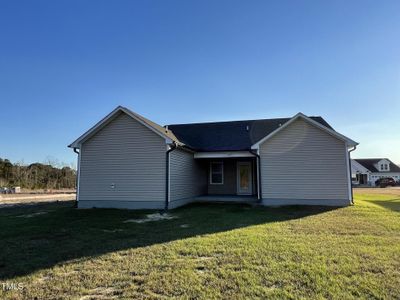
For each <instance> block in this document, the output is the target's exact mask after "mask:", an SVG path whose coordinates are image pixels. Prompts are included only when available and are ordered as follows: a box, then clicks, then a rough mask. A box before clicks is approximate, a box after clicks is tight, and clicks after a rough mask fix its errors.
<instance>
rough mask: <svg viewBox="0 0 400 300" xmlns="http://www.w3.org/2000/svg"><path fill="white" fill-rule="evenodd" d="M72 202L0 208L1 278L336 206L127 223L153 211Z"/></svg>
mask: <svg viewBox="0 0 400 300" xmlns="http://www.w3.org/2000/svg"><path fill="white" fill-rule="evenodd" d="M73 205H74V202H73V201H64V202H59V203H51V204H38V205H30V206H26V207H11V208H2V209H0V228H1V232H0V241H1V244H2V246H1V249H0V279H12V278H14V277H16V276H21V275H27V274H30V273H32V272H35V271H38V270H41V269H44V268H49V267H52V266H54V265H56V264H59V263H63V262H66V261H68V260H71V259H79V258H88V257H96V256H99V255H102V254H106V253H109V252H113V251H118V250H124V249H131V248H138V247H144V246H149V245H154V244H159V243H164V242H169V241H174V240H180V239H185V238H188V237H193V236H197V235H204V234H211V233H218V232H223V231H227V230H232V229H236V228H243V227H247V226H252V225H258V224H265V223H271V222H281V221H286V220H292V219H298V218H303V217H306V216H309V215H315V214H320V213H324V212H327V211H330V210H333V209H336V208H335V207H313V206H308V207H304V206H292V207H284V208H265V207H251V206H248V205H245V204H204V203H202V204H191V205H188V206H185V207H182V208H179V209H176V210H173V211H171V214H173V215H175V216H177V218H176V219H172V220H163V221H156V222H148V223H142V224H137V223H124V221H126V220H128V219H137V218H143V217H145V214H147V213H154V211H132V210H117V209H91V210H78V209H75V208H73ZM182 225H183V226H182Z"/></svg>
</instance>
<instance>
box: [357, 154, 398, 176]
mask: <svg viewBox="0 0 400 300" xmlns="http://www.w3.org/2000/svg"><path fill="white" fill-rule="evenodd" d="M382 159H386V160H387V161H389V168H390V171H380V170H378V169H377V168H375V166H374V164H377V163H378V162H379V161H381V160H382ZM354 160H355V161H356V162H358V163H359V164H360V165H362V166H363V167H364V168H366V169H368V170H369V171H371V172H380V173H388V172H400V167H399V166H398V165H396V164H395V163H393V162H392V161H391V160H390V159H387V158H364V159H358V158H357V159H354Z"/></svg>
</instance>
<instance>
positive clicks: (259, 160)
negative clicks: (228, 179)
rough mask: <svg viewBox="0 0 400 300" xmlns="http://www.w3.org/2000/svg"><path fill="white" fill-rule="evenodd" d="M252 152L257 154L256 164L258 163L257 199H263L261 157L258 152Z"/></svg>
mask: <svg viewBox="0 0 400 300" xmlns="http://www.w3.org/2000/svg"><path fill="white" fill-rule="evenodd" d="M250 153H252V154H254V155H255V156H256V162H257V163H256V165H257V199H258V200H261V198H262V190H261V158H260V155H259V154H258V150H257V152H253V151H251V150H250Z"/></svg>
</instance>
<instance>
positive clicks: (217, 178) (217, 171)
mask: <svg viewBox="0 0 400 300" xmlns="http://www.w3.org/2000/svg"><path fill="white" fill-rule="evenodd" d="M210 184H224V164H223V163H222V162H212V163H210Z"/></svg>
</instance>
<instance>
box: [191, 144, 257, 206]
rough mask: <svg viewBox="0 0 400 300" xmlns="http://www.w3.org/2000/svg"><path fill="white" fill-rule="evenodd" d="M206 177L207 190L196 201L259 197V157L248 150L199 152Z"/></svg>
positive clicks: (236, 199)
mask: <svg viewBox="0 0 400 300" xmlns="http://www.w3.org/2000/svg"><path fill="white" fill-rule="evenodd" d="M194 159H195V160H196V161H197V162H198V163H200V165H201V166H202V168H203V170H204V171H205V172H204V174H205V176H206V177H207V184H206V189H205V193H204V194H203V195H200V196H197V197H196V198H195V200H196V201H207V202H210V201H211V202H241V203H243V202H244V203H255V202H257V200H258V199H259V194H260V193H259V187H258V182H259V180H258V178H259V172H258V159H257V156H256V155H255V154H253V153H251V152H248V151H221V152H197V153H195V154H194Z"/></svg>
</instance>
